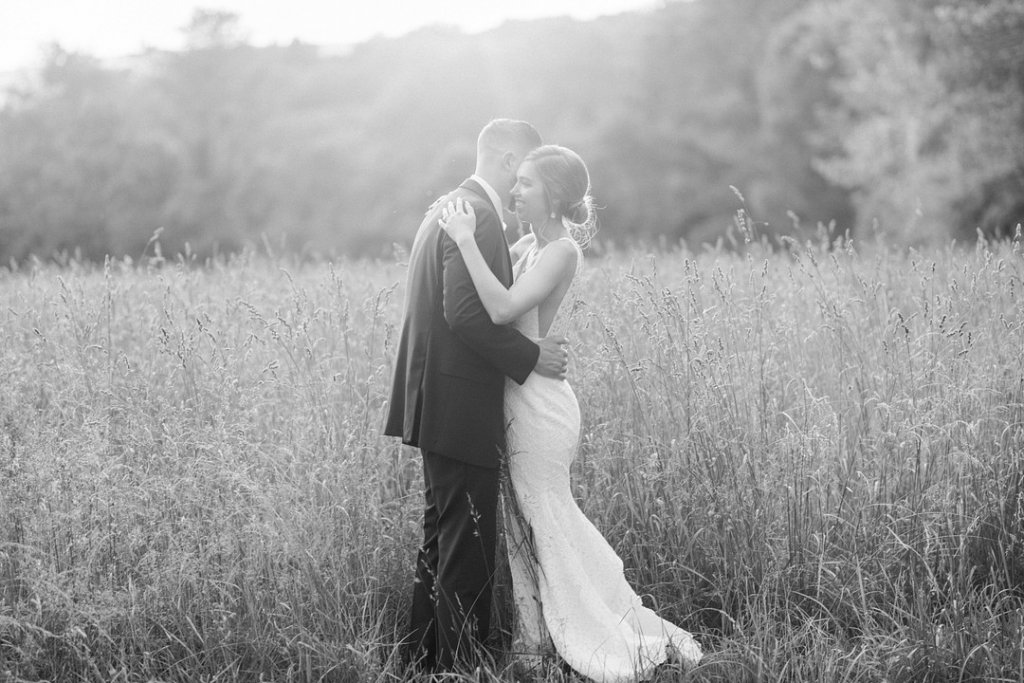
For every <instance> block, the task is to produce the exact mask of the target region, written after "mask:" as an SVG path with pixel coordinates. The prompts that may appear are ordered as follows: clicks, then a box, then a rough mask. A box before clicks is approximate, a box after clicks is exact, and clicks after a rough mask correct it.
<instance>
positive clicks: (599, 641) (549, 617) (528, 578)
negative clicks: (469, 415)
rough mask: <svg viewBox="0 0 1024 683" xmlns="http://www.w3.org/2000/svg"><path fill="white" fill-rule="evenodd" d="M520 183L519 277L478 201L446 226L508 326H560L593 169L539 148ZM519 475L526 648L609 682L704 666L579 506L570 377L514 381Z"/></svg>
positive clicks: (511, 430)
mask: <svg viewBox="0 0 1024 683" xmlns="http://www.w3.org/2000/svg"><path fill="white" fill-rule="evenodd" d="M516 180H517V182H516V185H515V187H514V188H513V189H512V196H513V198H514V200H515V208H516V213H517V214H518V216H519V218H520V220H522V221H523V223H527V224H529V225H530V232H529V233H528V234H527V235H525V236H524V237H523V238H522V239H520V240H519V241H518V242H516V244H515V245H514V246H513V247H512V248H511V253H512V258H513V261H514V266H513V275H514V278H515V280H514V283H513V285H512V287H511V288H510V289H506V288H505V287H504V286H502V284H501V283H500V282H499V281H498V279H497V278H496V277H495V276H494V275H493V273H491V271H490V269H489V268H488V267H487V264H486V262H485V261H484V258H483V256H482V255H481V253H480V250H479V248H478V247H477V244H476V241H475V239H474V236H473V234H474V230H475V225H476V221H475V216H474V212H473V208H472V207H471V206H469V204H468V203H465V202H463V201H462V200H457V201H456V202H450V203H449V204H448V205H447V206H446V207H445V209H444V211H443V212H442V219H441V226H442V228H444V230H445V232H447V233H448V235H449V237H451V238H452V239H453V240H454V241H455V243H456V244H457V245H458V247H459V251H460V252H461V253H462V256H463V258H464V259H465V262H466V267H467V269H468V270H469V273H470V276H471V277H472V278H473V284H474V285H475V286H476V289H477V292H478V293H479V295H480V300H481V301H482V302H483V305H484V307H485V308H486V309H487V312H488V314H489V315H490V316H491V319H492V320H493V321H494V322H495V323H497V324H505V323H513V324H515V326H516V327H517V328H518V329H519V330H520V331H522V332H523V334H525V335H527V336H530V337H534V338H539V337H543V336H545V335H547V334H549V333H550V332H552V331H562V330H560V329H559V326H560V324H562V319H563V317H564V316H563V315H562V314H561V310H560V304H561V303H562V301H563V300H566V299H567V296H566V295H567V293H568V292H569V291H570V288H571V287H572V285H573V282H574V280H575V276H576V274H577V272H578V271H579V268H580V266H581V265H582V261H583V255H582V253H581V251H580V247H579V244H578V243H577V240H576V239H575V237H576V236H577V235H579V236H582V237H585V236H586V235H587V234H588V233H589V231H590V228H591V227H592V226H593V222H594V210H593V206H592V203H591V197H590V176H589V174H588V172H587V168H586V166H585V165H584V163H583V160H582V159H581V158H580V157H579V155H577V154H576V153H575V152H573V151H572V150H570V149H566V148H565V147H560V146H558V145H545V146H542V147H538V148H537V149H535V150H534V151H533V152H531V153H530V154H529V155H528V156H527V157H526V159H525V160H524V161H523V164H522V165H521V166H520V167H519V170H518V172H517V178H516ZM505 420H506V423H507V424H508V454H509V462H508V465H509V473H510V479H511V484H512V488H513V491H514V493H515V503H516V507H518V512H520V513H521V514H520V515H519V517H521V518H522V519H523V520H524V521H525V529H521V528H520V526H519V525H518V524H516V523H515V521H514V520H509V521H508V522H507V524H506V527H507V528H506V534H507V537H508V548H509V562H510V565H511V570H512V580H513V595H514V599H515V605H516V613H517V634H516V650H518V651H521V652H525V653H528V658H529V659H531V660H532V661H534V662H536V661H539V660H541V659H542V658H543V655H545V654H550V653H551V647H552V645H553V647H554V649H555V650H556V651H557V653H558V655H559V656H561V658H562V659H563V660H564V661H565V662H566V663H567V664H568V665H569V666H571V667H572V668H573V669H574V670H575V671H577V672H578V673H580V674H582V675H584V676H586V677H587V678H590V679H592V680H594V681H598V682H600V683H612V682H620V681H622V682H625V681H638V680H645V679H647V678H650V677H651V676H652V674H653V671H654V668H655V667H656V666H658V665H659V664H662V663H664V662H666V661H673V662H679V663H681V664H683V665H684V666H688V667H689V666H694V665H696V664H697V663H698V662H699V661H700V658H701V649H700V646H699V645H698V644H697V642H696V641H695V640H694V639H693V637H692V636H691V635H690V634H689V633H687V632H686V631H684V630H682V629H680V628H679V627H677V626H675V625H674V624H671V623H670V622H667V621H665V620H663V619H661V618H659V617H658V616H657V615H656V614H655V613H654V612H653V611H651V610H650V609H647V608H646V607H644V606H643V604H642V602H641V600H640V597H639V596H638V595H637V594H636V593H634V592H633V590H632V588H630V586H629V584H628V583H627V582H626V579H625V577H624V575H623V566H622V560H620V559H619V557H618V556H617V555H616V554H615V552H614V551H613V550H612V548H611V546H609V545H608V543H607V541H605V539H604V537H603V536H602V535H601V533H600V532H599V531H598V530H597V529H596V528H595V527H594V525H593V524H591V522H590V520H588V519H587V517H586V516H584V514H583V512H582V511H581V510H580V509H579V507H578V506H577V505H576V502H575V500H574V499H573V497H572V493H571V491H570V488H569V465H570V464H571V463H572V461H573V459H574V458H575V457H576V446H577V442H578V439H579V429H580V412H579V405H578V404H577V402H576V396H575V394H573V391H572V388H571V387H570V386H569V384H568V383H567V382H565V381H561V380H557V379H549V378H545V377H542V376H540V375H538V374H536V373H533V374H531V375H530V376H529V378H528V379H527V380H526V382H524V383H523V384H522V385H518V384H516V383H515V382H506V385H505Z"/></svg>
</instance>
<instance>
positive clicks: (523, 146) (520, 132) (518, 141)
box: [476, 119, 542, 155]
mask: <svg viewBox="0 0 1024 683" xmlns="http://www.w3.org/2000/svg"><path fill="white" fill-rule="evenodd" d="M541 144H542V141H541V139H540V133H538V132H537V129H536V128H534V127H533V126H531V125H530V124H529V123H527V122H526V121H516V120H515V119H493V120H492V121H491V122H490V123H488V124H487V125H486V126H484V128H483V130H481V131H480V137H478V138H477V140H476V153H477V155H483V154H486V153H487V152H488V151H490V152H495V153H499V154H500V153H503V152H506V151H508V150H514V151H516V152H520V153H525V152H529V151H530V150H532V149H536V148H537V147H540V146H541Z"/></svg>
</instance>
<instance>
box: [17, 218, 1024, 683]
mask: <svg viewBox="0 0 1024 683" xmlns="http://www.w3.org/2000/svg"><path fill="white" fill-rule="evenodd" d="M403 258H404V257H403V256H402V254H397V255H396V258H395V259H394V260H390V261H369V260H360V261H345V260H342V261H337V262H334V263H299V262H295V261H292V260H290V259H288V258H282V257H276V256H272V255H267V254H257V253H255V252H246V253H244V254H241V255H238V256H233V257H226V258H221V259H218V260H215V261H211V262H208V263H205V264H197V263H194V262H192V261H190V260H188V259H178V260H175V259H168V260H163V259H159V258H154V259H143V260H141V261H135V262H132V261H130V260H123V261H108V262H107V263H106V265H89V264H85V263H80V262H76V261H73V260H72V261H69V262H67V263H64V264H63V265H54V264H49V263H42V262H34V263H29V264H26V265H24V266H21V267H19V268H16V269H7V270H3V271H0V386H2V387H3V390H2V392H0V680H3V681H42V680H49V681H83V682H84V681H124V682H128V681H153V680H156V681H183V682H184V681H209V682H214V681H218V682H220V681H258V680H273V681H343V682H353V683H354V682H369V681H374V682H384V681H400V680H405V679H406V677H407V676H406V672H405V671H404V670H403V669H402V667H401V665H400V663H399V661H398V657H397V650H396V647H395V644H396V642H397V641H398V640H399V638H400V637H401V635H402V633H403V628H404V626H405V621H406V612H407V608H408V604H409V597H410V596H409V589H410V585H411V572H412V564H413V559H414V550H415V546H416V543H417V541H418V536H419V532H418V524H419V515H420V512H421V471H420V464H419V456H418V454H417V453H416V452H415V451H413V450H411V449H406V448H403V447H401V446H400V445H399V444H398V443H397V442H396V441H395V440H393V439H389V438H385V437H383V436H382V435H381V430H382V423H383V418H384V414H385V411H386V401H387V396H388V391H389V387H390V373H391V370H390V364H391V358H392V356H393V354H394V351H395V345H396V342H397V332H398V326H399V324H400V319H401V305H402V301H403V288H404V278H405V270H404V266H403V264H402V260H403ZM581 277H582V278H583V279H584V282H585V283H584V286H583V287H581V288H579V290H578V292H579V296H578V299H577V300H575V301H573V302H572V303H571V305H572V307H573V309H572V310H573V315H572V324H571V328H570V330H571V333H570V338H571V341H572V345H573V362H572V367H571V371H570V381H571V383H572V385H573V387H574V389H575V391H576V393H577V396H578V397H579V400H580V404H581V406H582V413H583V430H582V434H581V442H580V453H579V458H578V460H577V462H576V463H575V465H574V472H573V474H574V493H575V495H576V496H577V498H578V500H579V501H580V504H581V506H582V507H583V509H584V511H585V512H586V513H587V514H588V515H589V516H590V518H591V519H592V520H593V521H594V522H595V524H596V525H597V526H598V528H600V529H601V530H602V531H603V532H604V533H605V535H606V537H607V538H608V539H609V541H610V542H611V543H612V545H613V546H614V547H615V548H616V550H617V551H618V552H619V553H620V555H621V556H622V557H623V559H624V562H625V565H626V568H627V570H626V571H627V575H628V578H629V580H630V581H631V582H632V583H633V585H634V586H636V587H637V588H638V589H639V590H640V591H641V592H642V593H644V594H645V599H646V600H648V601H649V602H650V604H651V605H653V606H656V608H657V609H658V610H659V612H660V613H661V614H662V615H663V616H665V617H666V618H669V619H671V620H673V621H675V622H676V623H679V624H680V625H681V626H683V627H684V628H687V629H688V630H691V631H693V632H694V633H695V634H696V635H697V637H698V638H699V639H700V640H701V642H702V643H703V644H704V646H705V649H706V651H707V652H708V656H707V658H706V660H705V662H704V663H703V664H702V665H701V666H700V667H699V668H698V669H697V670H696V671H693V672H691V673H689V674H686V675H682V674H680V673H679V672H676V671H673V670H671V668H667V669H665V670H664V671H662V672H660V673H659V675H658V677H657V679H656V680H659V681H674V680H691V681H750V682H754V681H836V682H838V681H851V682H853V681H857V682H861V681H865V682H866V681H877V682H882V681H888V682H892V683H897V682H908V683H909V682H911V681H915V682H916V681H936V682H939V681H1017V682H1021V681H1024V457H1022V456H1024V244H1022V239H1021V237H1020V229H1019V228H1018V234H1017V238H1016V239H1015V240H1013V241H1007V242H999V243H988V242H985V241H981V242H980V243H978V244H977V245H970V246H956V245H951V246H949V247H947V248H943V249H929V250H921V251H915V250H912V249H911V250H906V249H900V250H897V249H892V248H887V247H885V246H883V245H876V244H864V245H861V244H858V243H853V242H850V241H848V240H844V239H842V238H834V237H831V236H827V235H822V236H821V238H820V239H819V240H816V241H811V242H807V243H799V244H798V243H796V242H790V243H788V246H787V247H786V248H781V247H770V246H768V245H767V244H766V243H764V242H759V241H757V240H754V241H749V242H746V243H743V244H739V245H737V248H735V249H730V250H724V249H704V250H698V251H689V250H686V249H684V248H680V247H676V248H672V247H669V248H664V249H662V250H656V251H648V250H646V249H641V248H636V249H632V250H620V251H615V250H611V251H608V252H605V253H602V254H599V255H592V256H591V257H590V258H588V261H587V265H586V268H585V270H584V271H583V273H582V275H581ZM498 584H499V585H498V588H497V597H498V599H497V601H496V602H497V605H496V612H497V625H498V627H499V629H498V630H499V638H500V637H507V636H501V633H500V631H501V630H502V629H505V630H507V629H508V628H509V626H510V620H509V593H508V582H507V576H506V575H504V574H502V575H500V576H499V581H498ZM451 679H452V680H467V681H468V680H474V681H511V680H515V678H514V675H513V670H512V666H511V664H510V662H509V661H508V659H507V658H506V657H503V656H502V655H501V654H500V648H499V654H498V655H497V656H496V658H495V659H494V660H493V661H492V662H490V663H488V665H487V666H485V667H484V668H483V669H481V670H480V671H477V672H467V673H465V674H462V675H457V676H452V677H451ZM546 680H549V681H562V680H572V677H571V676H567V675H566V674H564V673H563V672H560V671H558V670H552V671H551V672H549V673H548V674H547V679H546Z"/></svg>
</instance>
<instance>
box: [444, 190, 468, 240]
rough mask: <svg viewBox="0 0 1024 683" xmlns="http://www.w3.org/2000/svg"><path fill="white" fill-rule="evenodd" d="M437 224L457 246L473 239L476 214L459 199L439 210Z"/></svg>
mask: <svg viewBox="0 0 1024 683" xmlns="http://www.w3.org/2000/svg"><path fill="white" fill-rule="evenodd" d="M438 224H439V225H440V226H441V228H442V229H443V230H444V231H445V232H446V233H448V236H449V237H451V238H452V239H453V240H455V243H456V244H459V243H461V242H463V241H465V240H471V239H473V233H474V232H476V212H474V211H473V206H472V205H471V204H470V203H469V202H467V201H466V200H464V199H462V198H461V197H459V198H458V199H456V200H455V201H454V202H448V205H447V206H445V207H444V209H442V210H441V220H439V221H438Z"/></svg>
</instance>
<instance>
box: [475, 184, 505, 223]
mask: <svg viewBox="0 0 1024 683" xmlns="http://www.w3.org/2000/svg"><path fill="white" fill-rule="evenodd" d="M469 178H470V180H475V181H476V182H477V183H479V185H480V187H482V188H484V192H485V193H487V198H488V199H490V200H491V204H493V205H494V211H495V213H497V214H498V220H499V221H501V227H502V228H505V227H507V226H506V225H505V214H504V212H503V211H502V208H501V198H500V197H499V196H498V193H497V192H496V191H495V189H494V188H493V187H491V184H490V183H489V182H487V181H486V180H484V179H483V178H481V177H480V176H478V175H477V174H476V173H474V174H473V175H471V176H469Z"/></svg>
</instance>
